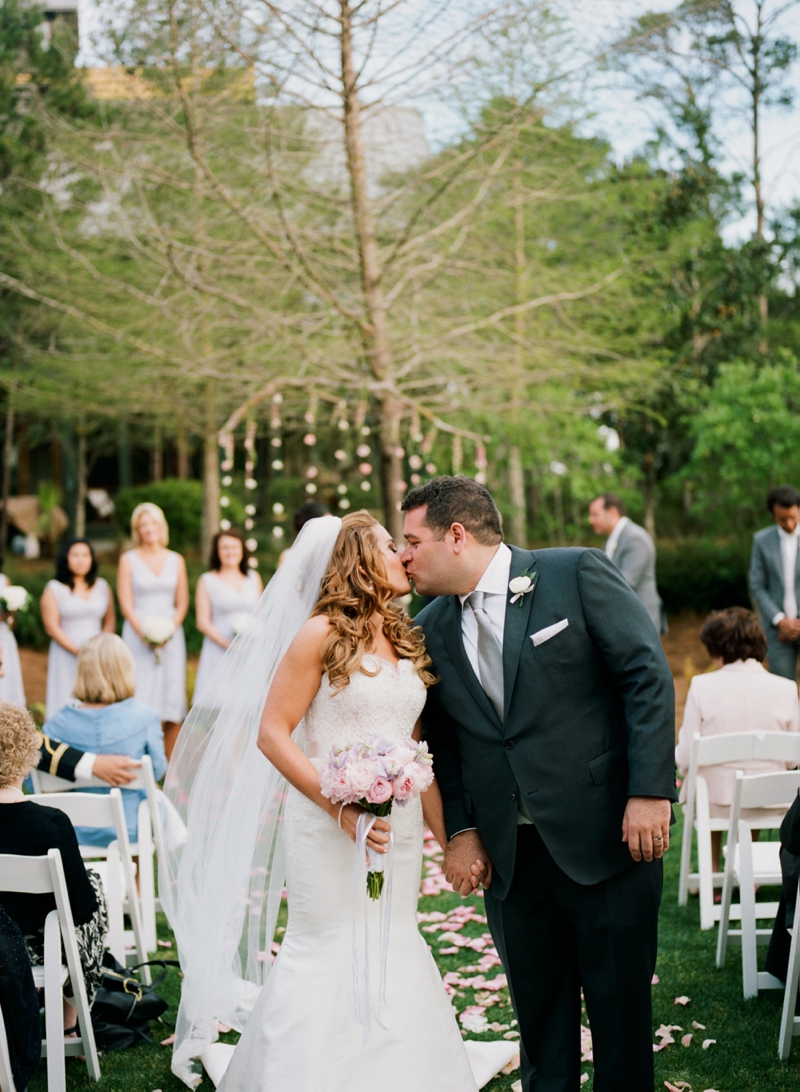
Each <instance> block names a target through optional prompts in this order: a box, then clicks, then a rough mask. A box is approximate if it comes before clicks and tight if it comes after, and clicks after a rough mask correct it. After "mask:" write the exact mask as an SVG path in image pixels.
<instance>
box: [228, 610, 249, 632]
mask: <svg viewBox="0 0 800 1092" xmlns="http://www.w3.org/2000/svg"><path fill="white" fill-rule="evenodd" d="M231 625H232V627H233V636H234V637H238V636H239V634H240V633H246V632H247V630H249V629H253V628H254V627H253V624H252V622H251V620H250V615H249V614H246V613H244V612H242V613H241V614H235V615H234V616H233V618H231Z"/></svg>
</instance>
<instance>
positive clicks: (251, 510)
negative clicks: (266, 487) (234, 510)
mask: <svg viewBox="0 0 800 1092" xmlns="http://www.w3.org/2000/svg"><path fill="white" fill-rule="evenodd" d="M244 510H245V513H246V514H247V515H248V516H254V515H255V514H256V506H255V505H254V504H246V505H245V506H244ZM272 511H273V512H274V511H275V509H274V508H273V509H272ZM281 511H283V509H282V508H281Z"/></svg>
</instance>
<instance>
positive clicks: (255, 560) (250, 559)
mask: <svg viewBox="0 0 800 1092" xmlns="http://www.w3.org/2000/svg"><path fill="white" fill-rule="evenodd" d="M247 564H248V565H249V566H250V568H251V569H257V568H258V558H257V557H248V559H247Z"/></svg>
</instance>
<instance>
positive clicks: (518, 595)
mask: <svg viewBox="0 0 800 1092" xmlns="http://www.w3.org/2000/svg"><path fill="white" fill-rule="evenodd" d="M535 586H536V573H535V572H526V573H521V574H520V575H519V576H515V577H514V578H513V580H509V582H508V590H509V591H510V592H511V602H512V603H519V605H520V606H522V599H523V596H525V595H527V594H528V593H529V592H532V591H533V589H534V587H535Z"/></svg>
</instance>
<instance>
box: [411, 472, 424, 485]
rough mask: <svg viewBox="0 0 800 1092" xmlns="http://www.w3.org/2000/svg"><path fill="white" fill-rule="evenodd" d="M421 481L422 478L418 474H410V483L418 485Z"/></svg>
mask: <svg viewBox="0 0 800 1092" xmlns="http://www.w3.org/2000/svg"><path fill="white" fill-rule="evenodd" d="M421 481H422V478H421V477H420V476H419V474H412V475H411V484H412V485H419V483H420V482H421Z"/></svg>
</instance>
